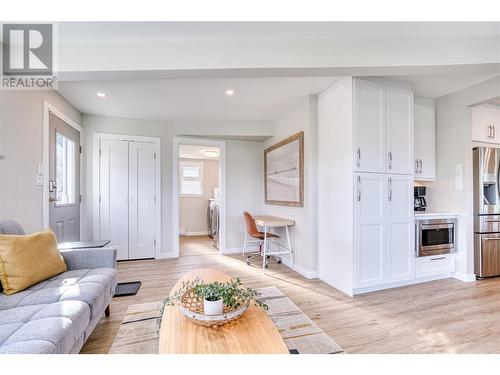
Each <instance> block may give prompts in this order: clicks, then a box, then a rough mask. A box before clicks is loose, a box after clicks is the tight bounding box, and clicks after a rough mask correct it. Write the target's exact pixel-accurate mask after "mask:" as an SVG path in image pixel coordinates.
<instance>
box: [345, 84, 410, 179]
mask: <svg viewBox="0 0 500 375" xmlns="http://www.w3.org/2000/svg"><path fill="white" fill-rule="evenodd" d="M354 82H355V84H354V144H355V150H354V152H355V155H354V159H355V166H354V168H355V171H357V172H373V173H395V174H409V175H411V174H413V92H411V91H409V90H405V89H401V88H396V87H391V86H387V85H383V84H380V83H376V82H371V81H365V80H362V79H356V80H355V81H354Z"/></svg>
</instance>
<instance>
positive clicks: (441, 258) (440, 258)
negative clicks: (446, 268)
mask: <svg viewBox="0 0 500 375" xmlns="http://www.w3.org/2000/svg"><path fill="white" fill-rule="evenodd" d="M443 259H446V257H439V258H431V260H443Z"/></svg>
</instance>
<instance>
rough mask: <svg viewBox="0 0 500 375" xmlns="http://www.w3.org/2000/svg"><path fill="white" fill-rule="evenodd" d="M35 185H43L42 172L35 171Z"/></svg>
mask: <svg viewBox="0 0 500 375" xmlns="http://www.w3.org/2000/svg"><path fill="white" fill-rule="evenodd" d="M35 185H36V186H43V174H41V173H37V175H36V177H35Z"/></svg>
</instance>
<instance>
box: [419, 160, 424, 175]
mask: <svg viewBox="0 0 500 375" xmlns="http://www.w3.org/2000/svg"><path fill="white" fill-rule="evenodd" d="M423 164H424V162H423V161H422V159H420V160H419V161H418V165H419V168H418V173H420V174H422V173H423V172H422V170H423Z"/></svg>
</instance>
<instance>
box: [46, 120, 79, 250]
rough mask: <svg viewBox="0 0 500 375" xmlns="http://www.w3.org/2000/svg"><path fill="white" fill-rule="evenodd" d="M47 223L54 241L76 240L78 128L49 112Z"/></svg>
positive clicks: (77, 230) (77, 224)
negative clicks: (54, 236) (54, 237)
mask: <svg viewBox="0 0 500 375" xmlns="http://www.w3.org/2000/svg"><path fill="white" fill-rule="evenodd" d="M48 183H49V226H50V228H51V229H52V230H53V231H54V233H55V235H56V237H57V241H58V242H67V241H79V240H80V132H79V131H78V130H76V129H75V128H73V127H72V126H71V125H68V124H67V123H65V122H64V121H63V120H61V119H60V118H59V117H57V116H56V115H54V114H53V113H52V112H50V114H49V181H48Z"/></svg>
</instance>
